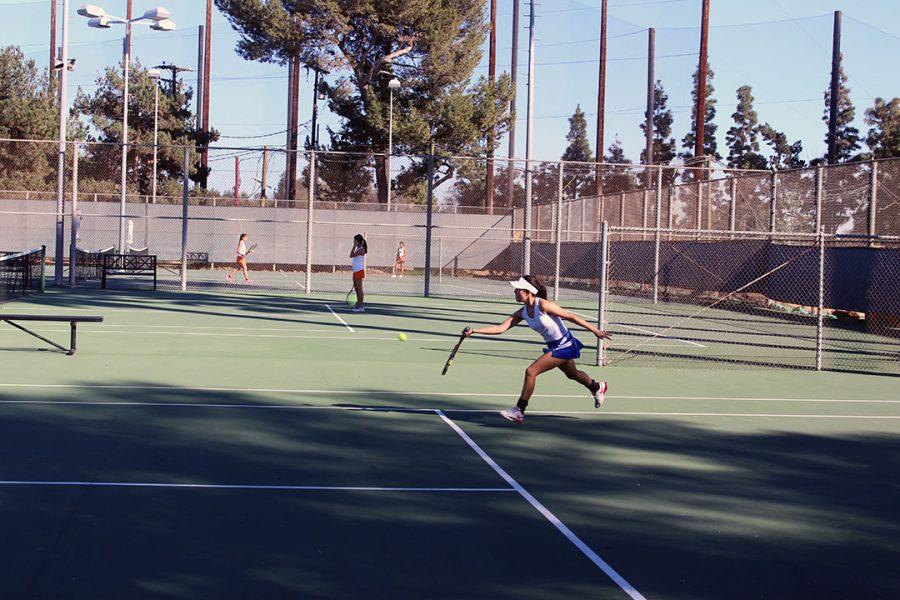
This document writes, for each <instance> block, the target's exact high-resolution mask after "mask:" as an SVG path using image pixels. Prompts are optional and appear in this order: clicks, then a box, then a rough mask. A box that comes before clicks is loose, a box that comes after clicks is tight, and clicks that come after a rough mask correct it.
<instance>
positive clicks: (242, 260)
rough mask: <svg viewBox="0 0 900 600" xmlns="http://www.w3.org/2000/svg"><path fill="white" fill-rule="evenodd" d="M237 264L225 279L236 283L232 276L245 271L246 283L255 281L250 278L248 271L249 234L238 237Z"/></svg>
mask: <svg viewBox="0 0 900 600" xmlns="http://www.w3.org/2000/svg"><path fill="white" fill-rule="evenodd" d="M235 260H236V262H237V266H236V267H235V268H233V269H232V270H231V273H229V274H228V277H226V278H225V279H227V280H228V283H234V280H233V279H232V277H233V276H234V274H235V273H237V272H238V271H243V272H244V283H253V280H252V279H250V275H249V274H248V273H247V234H246V233H242V234H241V237H240V238H239V239H238V245H237V259H235Z"/></svg>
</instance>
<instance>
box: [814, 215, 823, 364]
mask: <svg viewBox="0 0 900 600" xmlns="http://www.w3.org/2000/svg"><path fill="white" fill-rule="evenodd" d="M818 241H819V307H818V311H817V312H818V315H817V319H816V371H821V370H822V334H823V329H824V323H825V319H824V315H823V314H822V313H823V312H824V308H825V233H824V232H823V231H822V230H821V229H820V230H819V240H818Z"/></svg>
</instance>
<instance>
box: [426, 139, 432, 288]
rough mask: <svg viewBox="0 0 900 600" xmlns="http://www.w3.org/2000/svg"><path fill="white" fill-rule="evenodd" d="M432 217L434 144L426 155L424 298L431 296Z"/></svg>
mask: <svg viewBox="0 0 900 600" xmlns="http://www.w3.org/2000/svg"><path fill="white" fill-rule="evenodd" d="M433 217H434V142H432V144H431V154H429V155H428V203H427V212H426V214H425V297H426V298H428V297H430V296H431V229H432V220H433Z"/></svg>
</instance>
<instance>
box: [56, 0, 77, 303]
mask: <svg viewBox="0 0 900 600" xmlns="http://www.w3.org/2000/svg"><path fill="white" fill-rule="evenodd" d="M62 19H63V27H62V52H61V53H60V56H59V60H55V59H54V61H53V65H52V67H53V70H54V71H59V147H58V149H57V165H56V241H55V244H54V251H53V266H54V269H53V271H54V273H53V284H54V285H57V286H59V285H62V282H63V268H62V264H63V237H64V235H63V228H64V225H63V213H64V212H65V200H66V196H65V186H66V177H65V172H66V118H67V117H68V115H66V109H67V106H66V104H67V102H66V86H67V85H68V78H67V77H66V75H67V73H68V71H71V70H73V69H74V68H75V61H74V60H72V61H70V60H69V0H63V14H62ZM51 50H52V51H53V53H54V56H55V53H56V48H52V49H51ZM69 268H70V269H71V268H72V265H69Z"/></svg>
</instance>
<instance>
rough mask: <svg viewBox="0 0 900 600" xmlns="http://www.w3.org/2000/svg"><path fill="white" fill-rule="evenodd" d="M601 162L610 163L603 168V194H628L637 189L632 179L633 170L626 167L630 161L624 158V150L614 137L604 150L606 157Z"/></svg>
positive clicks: (635, 182) (617, 138) (617, 137)
mask: <svg viewBox="0 0 900 600" xmlns="http://www.w3.org/2000/svg"><path fill="white" fill-rule="evenodd" d="M603 162H605V163H610V164H609V165H607V166H605V167H603V190H604V194H618V193H621V192H628V191H631V190H633V189H636V188H637V181H636V180H635V178H634V174H633V172H632V171H633V169H632V168H631V167H627V166H620V165H629V164H631V161H630V160H628V158H627V157H626V156H625V150H624V149H623V148H622V142H621V141H620V140H619V136H618V135H616V137H615V140H614V141H613V143H612V144H610V145H609V148H607V149H606V156H604V157H603Z"/></svg>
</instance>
